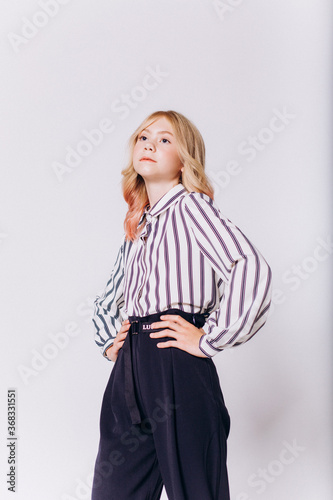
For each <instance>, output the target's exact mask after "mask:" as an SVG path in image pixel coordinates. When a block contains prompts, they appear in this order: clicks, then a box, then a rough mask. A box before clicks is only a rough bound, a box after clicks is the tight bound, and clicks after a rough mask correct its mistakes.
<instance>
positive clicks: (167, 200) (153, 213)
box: [139, 183, 187, 225]
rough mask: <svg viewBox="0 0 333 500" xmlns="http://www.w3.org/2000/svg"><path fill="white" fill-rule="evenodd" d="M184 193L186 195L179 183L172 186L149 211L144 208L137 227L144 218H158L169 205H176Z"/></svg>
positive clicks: (147, 206)
mask: <svg viewBox="0 0 333 500" xmlns="http://www.w3.org/2000/svg"><path fill="white" fill-rule="evenodd" d="M185 193H187V190H186V189H185V188H184V186H183V184H181V183H179V184H176V185H175V186H173V187H172V188H171V189H169V191H168V192H167V193H165V194H164V195H163V196H162V197H161V198H160V199H159V200H158V201H157V202H156V203H155V205H154V206H153V207H152V208H151V209H149V205H146V206H145V208H144V212H143V214H142V217H141V219H140V222H139V225H140V224H141V223H142V222H143V219H144V217H145V216H147V218H148V219H150V218H151V217H158V216H159V215H160V214H161V213H163V212H165V211H166V210H168V209H169V208H170V207H171V205H173V204H174V203H176V201H178V200H179V198H181V197H182V196H184V195H185Z"/></svg>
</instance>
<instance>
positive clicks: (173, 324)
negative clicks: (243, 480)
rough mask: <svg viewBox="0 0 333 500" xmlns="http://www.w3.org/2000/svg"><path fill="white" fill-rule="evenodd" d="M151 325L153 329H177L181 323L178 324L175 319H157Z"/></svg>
mask: <svg viewBox="0 0 333 500" xmlns="http://www.w3.org/2000/svg"><path fill="white" fill-rule="evenodd" d="M151 327H152V328H153V329H155V328H170V330H179V329H180V328H181V325H179V324H178V323H176V322H175V321H171V320H165V321H157V322H155V323H152V325H151Z"/></svg>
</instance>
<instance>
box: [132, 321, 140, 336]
mask: <svg viewBox="0 0 333 500" xmlns="http://www.w3.org/2000/svg"><path fill="white" fill-rule="evenodd" d="M134 323H139V321H138V320H137V319H135V320H134V321H131V325H133V324H134ZM133 330H134V331H132V335H137V334H138V333H139V332H138V331H135V329H134V328H133Z"/></svg>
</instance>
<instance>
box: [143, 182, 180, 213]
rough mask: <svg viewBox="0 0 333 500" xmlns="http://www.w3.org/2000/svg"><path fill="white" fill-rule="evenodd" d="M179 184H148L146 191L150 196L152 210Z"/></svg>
mask: <svg viewBox="0 0 333 500" xmlns="http://www.w3.org/2000/svg"><path fill="white" fill-rule="evenodd" d="M177 184H178V181H177V182H170V183H165V184H161V183H160V182H158V183H156V184H154V183H146V190H147V194H148V199H149V205H150V208H152V207H153V206H154V205H155V203H157V202H158V200H160V199H161V198H162V196H164V195H165V194H166V193H167V192H168V191H170V189H172V188H173V187H174V186H177Z"/></svg>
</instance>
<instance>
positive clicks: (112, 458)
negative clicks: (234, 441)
mask: <svg viewBox="0 0 333 500" xmlns="http://www.w3.org/2000/svg"><path fill="white" fill-rule="evenodd" d="M162 314H179V315H181V316H182V317H184V318H185V319H186V320H187V321H189V322H191V323H192V324H194V325H195V326H197V327H198V328H201V327H202V326H203V324H204V321H205V320H204V317H203V315H198V314H189V313H184V312H183V311H181V310H179V309H169V310H166V311H163V312H162V313H156V314H152V315H149V316H145V317H137V316H129V318H128V319H129V320H130V323H131V326H130V328H129V331H128V334H127V336H126V339H125V342H124V344H123V346H122V348H121V349H120V350H119V354H118V357H117V360H116V362H115V364H114V366H113V369H112V371H111V375H110V378H109V381H108V384H107V386H106V389H105V393H104V397H103V402H102V409H101V417H100V443H99V450H98V455H97V459H96V464H95V472H94V481H93V488H92V500H158V499H159V498H160V496H161V492H162V488H163V485H164V486H165V489H166V493H167V496H168V499H169V500H229V498H230V497H229V486H228V475H227V466H226V460H227V445H226V441H227V437H228V434H229V428H230V418H229V414H228V411H227V409H226V407H225V404H224V399H223V395H222V392H221V388H220V384H219V379H218V374H217V372H216V368H215V365H214V363H213V361H212V359H210V358H207V357H205V358H203V357H198V356H193V355H192V354H189V353H187V352H185V351H183V350H181V349H178V348H176V347H169V348H164V349H163V348H158V347H157V346H156V344H157V343H159V342H163V341H164V340H169V339H170V338H171V337H163V338H159V339H153V338H151V337H150V336H149V333H151V332H153V331H161V328H160V329H155V330H153V329H151V327H150V324H151V323H153V322H156V321H159V318H160V316H161V315H162Z"/></svg>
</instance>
